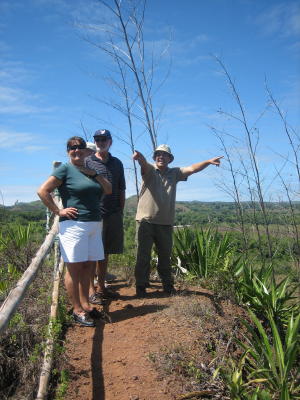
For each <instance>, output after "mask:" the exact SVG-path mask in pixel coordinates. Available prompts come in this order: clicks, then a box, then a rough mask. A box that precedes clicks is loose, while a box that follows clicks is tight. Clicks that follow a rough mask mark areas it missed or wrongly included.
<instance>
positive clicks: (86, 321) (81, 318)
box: [73, 312, 95, 327]
mask: <svg viewBox="0 0 300 400" xmlns="http://www.w3.org/2000/svg"><path fill="white" fill-rule="evenodd" d="M73 318H74V321H75V322H76V323H77V324H79V325H82V326H89V327H94V326H95V322H94V320H93V319H92V318H91V317H90V316H89V313H82V314H76V313H74V312H73Z"/></svg>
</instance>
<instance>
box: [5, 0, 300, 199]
mask: <svg viewBox="0 0 300 400" xmlns="http://www.w3.org/2000/svg"><path fill="white" fill-rule="evenodd" d="M109 18H110V15H109V13H108V11H107V10H105V9H104V8H103V7H102V6H101V5H100V4H99V2H98V1H92V0H91V1H90V0H72V1H68V0H22V1H18V0H14V1H5V0H1V2H0V32H1V36H0V54H1V57H0V150H1V158H0V194H1V203H2V204H5V205H11V204H14V203H15V202H16V201H17V200H18V201H26V202H27V201H32V200H35V199H37V196H36V190H37V188H38V186H39V185H40V184H41V183H42V182H43V181H44V180H45V179H46V178H47V177H48V176H49V174H50V172H51V165H52V162H53V161H54V160H60V161H63V162H64V161H66V160H67V156H66V153H65V143H66V140H67V139H68V138H69V137H70V136H73V135H83V128H84V130H85V132H86V134H87V136H89V137H92V134H93V132H94V131H95V130H97V129H100V128H107V129H110V130H111V132H112V134H113V137H114V142H113V147H112V149H111V152H112V153H113V154H114V155H115V156H117V157H119V158H120V159H121V160H122V161H123V163H124V166H125V169H126V177H127V195H128V196H129V195H132V194H134V184H133V174H132V161H131V152H130V150H129V147H128V146H127V145H126V144H125V143H124V142H123V141H122V139H124V138H125V140H127V139H126V138H127V132H128V127H127V125H126V122H125V120H124V118H122V116H121V115H120V114H119V113H118V112H117V111H115V110H113V109H112V108H111V107H108V106H106V105H105V104H104V103H103V102H101V101H99V99H101V100H103V101H118V98H117V97H118V95H117V94H116V93H115V91H114V90H113V89H112V87H111V85H110V84H109V83H108V81H107V79H106V78H107V76H108V75H109V74H111V73H112V72H111V71H112V70H113V69H114V65H113V64H112V62H111V60H110V59H109V58H108V57H107V56H105V55H104V54H103V53H102V52H101V51H100V50H99V49H98V48H97V47H95V46H93V45H90V44H89V43H88V42H87V41H86V40H84V37H85V36H86V35H87V34H88V35H89V37H90V38H91V40H92V41H94V42H95V43H99V44H103V41H104V40H105V37H104V35H103V31H101V30H100V31H99V27H101V26H102V27H103V24H104V23H108V21H109ZM144 34H145V44H146V50H147V49H148V53H146V54H150V51H152V50H153V49H154V53H155V54H158V53H159V52H160V51H161V50H164V49H167V51H166V52H165V54H164V56H163V57H162V58H161V60H160V63H159V65H158V68H157V70H156V72H155V80H154V85H155V86H159V83H160V82H161V80H162V79H163V77H164V76H165V73H166V71H167V70H168V66H169V65H171V68H170V73H169V75H168V78H167V80H166V81H165V83H164V85H162V87H161V88H160V89H159V91H157V93H156V94H155V95H154V96H153V102H154V106H155V108H156V110H162V112H161V117H160V122H159V131H158V137H159V138H158V142H159V143H168V144H169V145H170V146H171V148H172V151H173V153H174V156H175V161H174V163H173V164H174V166H185V165H189V164H191V163H194V162H197V161H202V160H205V159H208V158H211V157H213V156H218V155H222V154H223V151H222V149H221V146H220V142H219V141H218V139H217V138H216V137H215V135H214V134H213V132H212V130H211V128H210V127H211V126H213V127H215V128H216V129H219V130H222V131H224V132H226V133H227V134H226V135H225V139H226V143H227V146H228V149H229V151H230V152H231V154H232V159H233V161H234V162H236V167H237V168H238V163H239V162H240V159H241V157H245V160H243V161H244V162H245V164H246V166H247V165H249V164H248V162H249V161H248V158H247V157H248V156H247V147H246V142H245V138H244V131H243V129H242V127H241V125H240V124H239V123H238V121H237V120H236V119H234V118H233V119H232V118H229V116H228V115H224V114H220V113H219V112H218V110H220V109H221V110H223V111H226V112H228V113H229V114H231V115H234V116H237V115H238V110H237V106H236V103H235V102H234V101H233V98H232V95H231V91H230V88H229V87H228V84H227V82H226V79H225V78H224V75H223V74H222V71H221V68H220V66H219V65H218V64H217V62H216V61H215V59H214V58H213V57H212V56H213V55H217V56H218V57H220V58H221V60H222V61H223V62H224V63H225V65H226V67H227V69H228V70H229V71H230V73H231V76H232V78H233V79H234V82H235V84H236V86H237V88H238V90H239V94H240V96H241V99H242V102H243V105H244V106H245V109H246V110H247V118H248V120H249V124H250V126H253V124H254V122H255V121H256V120H257V118H258V116H259V115H260V114H261V113H262V111H263V110H264V109H265V107H266V105H267V103H268V96H267V93H266V90H265V79H267V82H268V86H269V87H270V89H271V90H272V93H273V94H274V96H275V98H276V100H277V101H278V104H279V105H280V107H281V109H282V110H283V112H284V114H285V115H286V118H287V120H288V122H289V124H291V126H292V127H293V128H294V133H293V134H294V135H295V136H294V140H295V143H298V144H299V136H298V138H297V134H298V135H299V125H300V124H299V123H300V118H299V110H300V94H299V93H300V90H299V89H300V77H299V71H300V68H299V67H300V65H299V64H300V62H299V54H300V52H299V50H300V37H299V36H300V6H299V2H298V1H289V0H288V1H275V0H261V1H255V0H226V1H225V0H209V1H208V0H206V1H205V0H204V1H197V0H187V1H179V0H165V1H163V2H162V1H159V0H149V1H148V5H147V9H146V17H145V25H144ZM257 128H258V129H259V142H258V145H257V159H258V162H259V165H260V168H261V174H262V180H263V185H264V191H265V192H264V193H265V195H266V198H267V199H272V200H278V199H282V198H284V194H283V192H284V191H283V189H282V187H281V186H280V182H279V181H278V179H277V180H276V178H274V177H275V175H276V171H277V170H280V171H281V174H282V176H284V177H285V182H286V184H287V185H290V187H291V188H292V189H291V193H292V197H293V198H295V199H296V198H297V197H296V196H297V194H296V191H297V179H296V177H295V171H294V166H293V164H292V163H291V162H290V160H291V159H292V157H293V154H292V151H291V147H290V146H289V143H288V140H287V137H286V135H285V133H284V129H283V127H282V123H281V122H280V119H279V118H278V115H277V114H276V113H275V112H274V108H272V107H269V108H268V110H267V111H266V112H265V113H264V114H263V116H262V118H261V119H259V122H258V125H257ZM134 129H135V131H134V132H135V137H136V146H135V147H136V149H138V150H140V151H142V152H143V153H144V154H145V155H146V156H147V157H148V159H150V158H151V145H150V142H149V139H148V138H147V136H146V134H145V133H144V132H143V129H142V127H141V125H140V124H138V123H136V124H135V127H134ZM256 132H258V131H256ZM235 158H236V159H235ZM286 160H288V161H286ZM227 170H228V165H227V163H226V161H225V162H224V163H223V166H222V167H221V168H219V169H217V168H214V167H209V168H207V169H206V170H205V171H203V172H201V173H199V174H196V175H194V176H192V177H190V178H189V181H188V183H181V184H179V185H178V191H177V199H178V200H199V201H217V200H231V198H230V197H229V196H228V194H227V193H226V191H227V190H226V186H227V185H228V184H230V177H229V175H228V172H227ZM242 181H243V179H242V178H240V185H241V190H242V192H243V196H244V198H245V199H246V198H247V190H246V189H245V188H244V187H243V185H244V183H243V182H242ZM224 184H225V187H224Z"/></svg>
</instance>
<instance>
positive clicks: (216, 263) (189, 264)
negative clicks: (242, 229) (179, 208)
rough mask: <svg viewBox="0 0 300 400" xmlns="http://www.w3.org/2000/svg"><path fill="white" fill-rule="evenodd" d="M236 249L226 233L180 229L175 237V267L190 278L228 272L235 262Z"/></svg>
mask: <svg viewBox="0 0 300 400" xmlns="http://www.w3.org/2000/svg"><path fill="white" fill-rule="evenodd" d="M235 255H236V251H235V247H234V244H233V242H232V240H231V239H230V237H229V235H228V234H227V233H226V234H225V235H224V236H221V235H220V234H219V233H218V232H216V231H212V230H211V229H207V230H203V229H188V228H184V229H180V230H178V231H176V232H175V235H174V247H173V265H177V266H180V268H179V269H180V270H181V271H184V272H185V271H186V274H187V275H188V276H189V277H201V278H207V277H209V276H211V275H213V274H214V273H215V272H216V271H224V270H228V269H229V268H230V266H231V264H232V263H233V262H234V258H235Z"/></svg>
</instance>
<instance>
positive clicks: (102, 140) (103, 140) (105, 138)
mask: <svg viewBox="0 0 300 400" xmlns="http://www.w3.org/2000/svg"><path fill="white" fill-rule="evenodd" d="M94 139H95V142H106V141H107V140H108V138H107V137H95V138H94Z"/></svg>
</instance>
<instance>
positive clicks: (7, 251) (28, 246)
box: [0, 224, 34, 271]
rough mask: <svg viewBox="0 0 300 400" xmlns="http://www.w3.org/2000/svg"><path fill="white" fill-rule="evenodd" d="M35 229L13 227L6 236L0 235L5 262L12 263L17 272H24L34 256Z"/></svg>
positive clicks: (29, 226)
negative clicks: (33, 238)
mask: <svg viewBox="0 0 300 400" xmlns="http://www.w3.org/2000/svg"><path fill="white" fill-rule="evenodd" d="M32 237H33V228H32V226H31V224H28V225H27V226H22V225H12V226H10V227H9V228H8V229H7V231H6V232H5V234H0V251H1V253H2V256H3V258H4V260H6V261H7V263H8V262H11V263H12V264H13V265H14V266H15V268H17V270H20V271H22V270H24V269H25V268H26V267H27V266H28V263H29V262H30V260H31V258H32V256H33V254H34V248H33V247H34V246H33V240H32Z"/></svg>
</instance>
